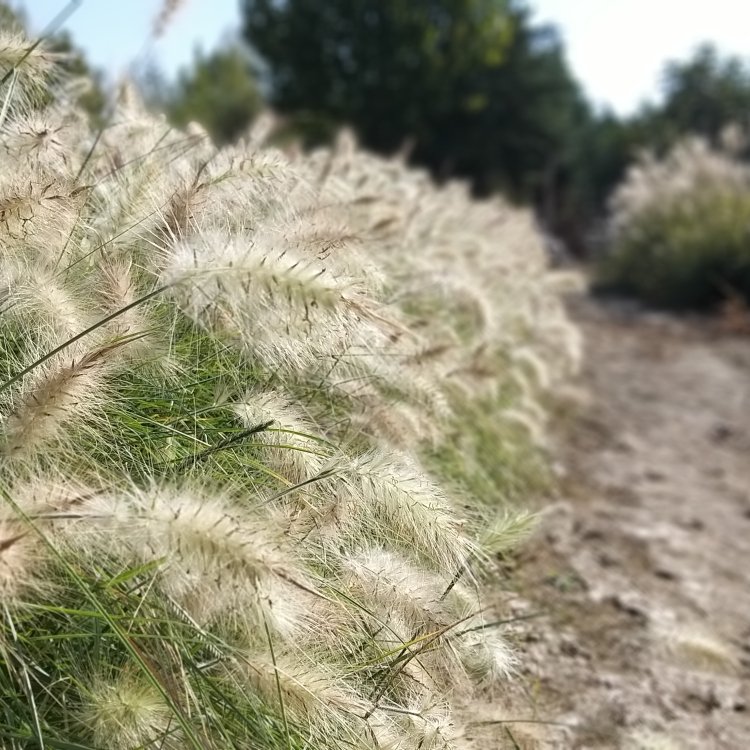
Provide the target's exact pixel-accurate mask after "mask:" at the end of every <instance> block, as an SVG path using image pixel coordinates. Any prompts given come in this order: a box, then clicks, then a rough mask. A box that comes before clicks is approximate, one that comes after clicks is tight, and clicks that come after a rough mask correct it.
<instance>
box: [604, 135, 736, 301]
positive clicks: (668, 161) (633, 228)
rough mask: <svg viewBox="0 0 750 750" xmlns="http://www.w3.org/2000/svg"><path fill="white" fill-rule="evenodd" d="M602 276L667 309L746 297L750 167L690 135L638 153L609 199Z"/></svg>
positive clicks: (729, 153)
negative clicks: (655, 152)
mask: <svg viewBox="0 0 750 750" xmlns="http://www.w3.org/2000/svg"><path fill="white" fill-rule="evenodd" d="M612 225H613V247H612V252H611V253H610V254H609V255H608V256H607V257H606V258H605V259H604V261H603V265H602V269H601V270H602V281H603V282H604V284H605V285H609V286H614V287H616V288H620V289H622V290H625V291H627V292H631V293H634V294H636V295H638V296H640V297H642V298H643V299H645V300H646V301H648V302H650V303H653V304H656V305H660V306H665V307H671V308H698V309H700V308H711V307H714V306H716V305H717V303H719V302H721V301H722V300H723V299H725V298H726V297H727V296H728V295H730V294H741V295H743V296H745V297H746V298H747V299H750V169H748V168H747V167H746V166H745V165H744V164H740V163H739V162H737V161H735V160H734V159H733V157H732V152H731V150H729V149H727V148H725V149H723V150H715V149H712V148H711V147H710V146H709V145H708V144H707V143H706V142H704V141H702V140H699V139H696V138H694V139H689V140H686V141H684V142H682V143H681V144H679V145H678V146H676V147H675V148H674V149H673V150H672V151H671V152H670V153H669V154H668V155H667V156H666V157H665V158H664V159H663V160H661V161H658V160H656V159H654V158H653V157H650V156H646V157H643V158H642V159H641V160H640V161H639V163H637V164H636V165H635V166H634V167H632V168H631V169H630V171H629V173H628V176H627V178H626V180H625V182H624V183H623V185H621V186H620V188H619V189H618V190H617V191H616V193H615V195H614V197H613V200H612Z"/></svg>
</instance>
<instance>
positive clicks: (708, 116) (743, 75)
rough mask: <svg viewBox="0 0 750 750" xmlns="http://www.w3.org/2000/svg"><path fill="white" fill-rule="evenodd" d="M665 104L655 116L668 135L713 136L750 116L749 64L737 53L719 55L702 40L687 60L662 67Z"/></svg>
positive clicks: (744, 122)
mask: <svg viewBox="0 0 750 750" xmlns="http://www.w3.org/2000/svg"><path fill="white" fill-rule="evenodd" d="M663 89H664V105H663V107H662V108H661V111H660V112H659V115H658V118H659V119H660V120H662V121H663V123H664V125H666V126H667V128H666V130H667V132H668V134H669V135H677V136H679V135H683V134H685V133H688V132H692V133H698V134H700V135H703V136H706V137H707V138H709V139H712V140H715V139H716V138H717V136H718V135H719V134H720V133H721V131H722V129H723V128H724V127H725V126H726V125H728V124H729V123H737V124H740V125H744V126H747V125H748V120H749V119H750V68H749V67H748V65H747V64H746V63H745V62H744V61H743V60H741V59H740V58H738V57H734V56H727V57H722V56H721V55H720V54H719V52H718V51H717V49H716V48H715V47H713V46H712V45H710V44H705V45H703V46H701V47H699V48H698V49H697V51H696V52H695V54H694V55H693V57H692V58H691V59H689V60H687V61H686V62H671V63H669V64H668V65H667V66H666V68H665V71H664V81H663Z"/></svg>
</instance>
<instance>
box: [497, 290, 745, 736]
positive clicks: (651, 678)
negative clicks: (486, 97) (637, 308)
mask: <svg viewBox="0 0 750 750" xmlns="http://www.w3.org/2000/svg"><path fill="white" fill-rule="evenodd" d="M573 312H574V315H575V316H576V317H577V318H578V319H579V321H580V323H581V325H582V327H583V329H584V332H585V335H586V340H587V366H586V371H585V373H584V375H583V378H582V386H583V387H584V389H585V390H586V391H587V392H588V394H589V396H588V398H589V403H588V404H587V405H586V406H585V407H584V408H583V409H582V410H581V411H580V412H579V414H578V416H576V417H575V418H574V419H573V424H572V426H570V428H569V429H568V430H567V431H566V433H565V436H564V437H562V438H560V442H561V443H562V444H561V446H560V455H561V456H562V462H561V463H562V464H563V466H564V469H563V471H564V476H563V482H562V485H563V490H562V493H561V499H560V501H559V502H557V503H555V504H553V505H552V506H551V507H549V508H548V510H547V512H546V515H545V519H544V522H543V524H542V528H541V529H540V532H539V534H538V535H537V536H536V538H535V539H534V540H532V542H531V543H530V544H528V545H527V547H526V550H525V552H524V553H523V556H522V559H521V560H520V562H519V565H518V569H517V571H516V574H515V575H516V577H517V578H519V579H520V585H519V594H520V595H521V601H519V602H518V603H517V606H516V609H517V610H518V612H519V614H524V613H533V612H541V613H542V616H540V617H539V618H538V619H535V620H531V621H529V623H527V625H526V627H525V632H526V635H525V636H524V642H522V643H521V644H520V648H521V650H522V652H523V656H524V661H525V663H526V664H527V666H528V671H527V672H526V674H525V680H524V685H525V688H524V689H525V696H526V697H525V700H526V701H527V703H526V707H527V712H531V713H532V714H533V715H534V716H536V717H538V718H539V719H543V720H547V721H553V722H559V723H560V724H561V725H564V726H557V725H552V724H550V725H546V724H538V725H535V724H520V723H519V724H511V725H508V726H509V727H512V733H513V737H514V738H515V739H514V740H512V741H511V744H510V746H511V747H513V746H514V744H515V746H518V747H525V746H528V747H540V743H541V747H545V748H547V747H551V748H627V749H628V750H630V749H631V748H633V749H634V750H657V749H658V750H673V749H674V750H678V749H679V750H693V749H695V750H698V748H700V749H701V750H713V749H714V748H715V749H717V750H719V749H720V750H724V749H726V750H745V749H750V337H747V336H746V337H745V338H740V337H730V336H727V335H719V334H718V332H717V330H716V328H715V326H714V327H713V328H712V327H711V326H710V325H709V324H707V323H705V322H703V323H700V322H699V323H695V324H689V325H688V324H687V323H685V322H679V321H677V320H675V319H670V318H668V317H665V316H658V315H654V314H645V313H637V312H634V311H632V310H631V311H630V312H628V311H627V309H625V308H623V306H619V307H618V306H614V305H598V304H595V303H593V302H591V301H579V302H576V303H575V304H574V305H573ZM532 737H533V738H536V742H534V741H532Z"/></svg>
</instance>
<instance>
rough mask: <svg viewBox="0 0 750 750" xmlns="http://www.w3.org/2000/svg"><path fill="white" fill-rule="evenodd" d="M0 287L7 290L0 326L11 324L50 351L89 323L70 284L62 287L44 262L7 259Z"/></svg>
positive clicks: (56, 276)
mask: <svg viewBox="0 0 750 750" xmlns="http://www.w3.org/2000/svg"><path fill="white" fill-rule="evenodd" d="M0 288H4V289H5V290H6V293H5V300H4V305H3V312H2V315H3V318H2V320H1V321H0V326H2V328H6V327H7V326H8V325H9V324H10V323H11V321H12V322H13V323H15V324H16V325H18V327H19V328H20V330H22V331H23V334H24V337H28V338H27V342H33V343H34V345H35V346H36V347H37V348H38V349H40V350H42V351H49V350H51V349H54V348H55V347H56V346H58V345H59V344H60V343H62V342H64V341H67V340H69V339H71V338H72V337H73V336H75V335H76V334H78V333H80V332H81V331H83V330H84V329H85V328H87V327H88V325H89V324H90V322H91V321H90V320H89V317H88V315H87V314H86V312H85V311H84V310H83V306H82V305H81V302H80V298H79V295H78V292H79V291H80V290H79V289H77V288H76V285H73V284H64V283H63V282H62V280H61V278H60V276H59V275H58V274H56V273H55V272H54V271H52V270H50V269H49V268H47V267H46V265H45V264H44V263H36V262H34V261H25V260H24V259H23V258H21V257H19V258H18V259H16V258H9V259H7V260H6V262H5V263H3V264H2V266H0Z"/></svg>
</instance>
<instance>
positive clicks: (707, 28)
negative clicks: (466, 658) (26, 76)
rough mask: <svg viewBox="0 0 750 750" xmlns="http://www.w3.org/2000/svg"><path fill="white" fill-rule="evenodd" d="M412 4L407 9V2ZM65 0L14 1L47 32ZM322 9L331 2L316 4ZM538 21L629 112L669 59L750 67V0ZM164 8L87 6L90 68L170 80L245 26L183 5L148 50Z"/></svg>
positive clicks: (217, 10)
mask: <svg viewBox="0 0 750 750" xmlns="http://www.w3.org/2000/svg"><path fill="white" fill-rule="evenodd" d="M407 1H408V0H407ZM65 2H66V0H25V2H20V3H19V0H15V1H14V4H16V5H18V4H21V5H23V6H24V7H25V8H26V11H27V13H28V14H29V17H30V20H31V24H32V27H33V28H34V29H35V30H39V29H41V28H42V27H43V26H44V25H45V23H47V22H48V21H49V20H50V19H51V18H53V17H54V16H55V14H56V13H57V12H58V11H59V10H60V9H61V8H62V7H63V6H64V5H65ZM320 2H325V0H320ZM529 4H530V5H531V6H532V7H533V8H534V9H535V10H536V15H535V18H536V19H537V20H539V21H550V22H553V23H555V24H556V25H557V26H558V27H559V28H560V30H561V32H562V34H563V37H564V38H565V41H566V48H567V52H568V59H569V61H570V64H571V67H572V69H573V72H574V73H575V75H576V76H577V77H578V79H579V80H580V81H581V82H582V83H583V85H584V88H585V89H586V91H587V93H588V95H589V96H590V97H591V98H592V99H593V100H594V101H596V102H598V103H601V104H607V105H609V106H611V107H613V108H614V109H615V110H616V111H617V112H619V113H622V114H625V113H628V112H631V111H633V110H634V109H635V108H636V107H637V105H638V104H639V103H640V102H641V101H642V100H644V99H653V98H655V97H656V96H657V92H658V82H659V74H660V72H661V70H662V66H663V64H664V62H665V60H668V59H684V58H685V57H687V56H688V55H689V54H690V53H691V52H692V50H693V49H694V48H695V47H696V45H698V44H699V43H700V42H702V41H705V40H709V41H713V42H715V43H716V44H717V45H718V46H719V48H720V49H722V50H723V51H725V52H731V53H734V54H740V55H742V56H743V57H746V58H750V32H748V29H750V2H749V1H748V0H712V2H710V3H706V2H703V0H692V1H689V0H529ZM161 5H162V0H83V2H82V4H81V6H80V7H79V9H78V10H77V11H76V12H75V13H74V14H73V16H72V17H71V18H70V19H69V21H68V22H67V24H66V27H67V28H68V29H69V30H70V32H71V33H72V35H73V37H74V39H75V41H76V42H77V43H78V44H79V45H80V46H81V47H83V48H84V49H85V50H86V52H87V54H88V56H89V58H90V59H91V60H92V62H93V63H94V64H96V65H98V66H99V67H102V68H104V69H106V70H107V71H108V72H109V73H110V74H111V75H113V76H116V75H118V74H119V73H121V72H122V71H124V70H125V69H126V68H127V66H128V65H129V64H131V63H132V62H133V61H134V60H136V59H139V60H142V59H143V58H144V56H149V57H150V58H151V59H153V60H154V61H155V62H157V63H158V64H159V65H160V67H161V68H162V69H163V70H164V71H165V72H167V73H168V74H173V73H174V72H175V71H176V70H177V69H179V67H180V66H181V65H185V64H187V63H188V62H189V61H190V59H191V57H192V53H193V49H194V47H195V45H197V44H200V45H201V46H202V47H203V48H204V49H210V48H213V47H214V46H216V45H218V44H221V43H222V41H223V40H225V39H226V38H227V34H231V33H232V32H233V31H236V30H237V28H238V26H239V17H240V14H239V0H185V2H184V6H183V7H182V9H181V10H180V11H179V13H178V14H177V16H176V17H175V20H174V22H173V24H172V25H171V26H170V28H169V30H168V32H167V34H166V36H164V37H163V38H162V39H160V40H158V41H157V42H156V43H153V44H151V43H149V42H148V39H149V35H150V29H151V26H152V24H153V19H154V18H155V17H156V15H157V13H158V11H159V8H160V7H161Z"/></svg>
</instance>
